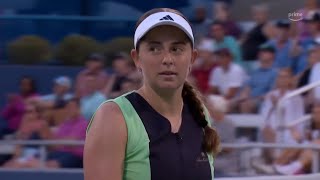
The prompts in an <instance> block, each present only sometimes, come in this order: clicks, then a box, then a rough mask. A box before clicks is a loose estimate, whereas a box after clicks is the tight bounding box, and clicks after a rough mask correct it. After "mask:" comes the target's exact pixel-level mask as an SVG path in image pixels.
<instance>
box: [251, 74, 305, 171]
mask: <svg viewBox="0 0 320 180" xmlns="http://www.w3.org/2000/svg"><path fill="white" fill-rule="evenodd" d="M292 84H293V76H292V72H291V70H290V69H281V70H280V71H279V72H278V77H277V81H276V88H275V89H274V90H272V91H271V92H269V93H268V94H267V95H266V97H265V99H264V102H263V103H262V106H261V110H260V115H261V116H262V119H263V120H264V127H263V129H262V139H263V141H264V142H270V143H284V142H285V143H299V142H300V141H301V139H300V136H299V135H298V134H303V130H304V125H303V124H300V125H297V126H294V127H291V128H285V129H283V128H281V127H286V126H287V125H288V124H289V123H290V122H292V121H295V120H297V118H300V117H302V116H303V115H304V104H303V99H302V97H301V96H299V95H298V96H294V97H292V98H289V99H286V100H285V101H284V102H283V107H282V109H281V112H282V113H281V114H282V119H279V118H278V116H277V115H278V114H277V113H278V111H277V105H278V102H279V100H280V99H281V98H282V97H284V96H285V95H287V94H288V93H290V92H292V87H293V86H292ZM280 128H281V129H282V130H281V131H279V129H280ZM286 151H287V150H286V149H285V150H273V149H267V150H264V151H263V159H261V162H259V161H254V162H253V163H252V165H253V167H254V168H255V169H257V170H259V171H260V172H264V173H267V174H273V173H275V172H274V168H273V163H275V162H276V160H277V159H279V158H281V156H282V155H283V154H286Z"/></svg>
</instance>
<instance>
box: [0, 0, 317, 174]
mask: <svg viewBox="0 0 320 180" xmlns="http://www.w3.org/2000/svg"><path fill="white" fill-rule="evenodd" d="M156 7H169V8H175V9H177V10H179V11H181V12H182V13H183V14H185V15H186V16H187V17H188V19H189V21H190V23H191V25H192V27H193V31H194V34H195V37H196V48H197V49H198V51H199V57H198V59H197V61H196V62H195V64H194V66H193V68H192V72H191V74H190V76H189V79H188V80H189V81H190V82H191V83H192V84H193V85H194V86H195V87H196V88H197V90H198V91H199V92H200V93H202V95H203V101H204V102H205V103H206V105H207V107H208V109H209V112H210V114H211V116H212V121H213V124H214V126H215V128H216V129H217V131H218V132H219V134H220V136H221V140H222V143H223V144H222V152H221V153H220V154H219V156H218V157H217V158H216V159H215V177H217V178H219V177H249V176H250V177H252V176H254V177H256V176H269V175H272V177H275V176H274V175H278V176H280V177H288V178H287V179H294V177H299V176H297V175H304V174H316V173H319V172H320V166H319V164H320V159H319V152H320V145H319V144H320V1H319V0H245V1H244V0H174V1H169V0H153V1H142V0H135V1H129V0H117V1H111V0H68V1H62V0H55V1H53V0H41V1H40V0H0V176H1V179H5V180H7V179H8V180H11V179H12V180H18V179H19V180H20V179H35V180H38V179H39V180H40V179H43V178H46V179H50V178H51V179H58V178H60V179H61V180H64V179H70V180H73V179H74V180H75V179H83V177H82V153H83V141H84V139H85V131H86V127H87V124H88V122H89V120H90V118H91V117H92V115H93V114H94V112H95V110H96V109H97V107H98V106H99V105H100V104H101V103H102V102H104V101H105V100H108V99H110V98H115V97H117V96H119V95H122V94H123V93H126V92H129V91H132V90H135V89H138V88H139V87H140V86H141V83H142V77H141V74H140V73H139V72H138V71H137V70H136V68H135V66H134V64H133V62H132V60H131V58H130V54H129V53H130V50H131V49H132V48H133V38H132V37H133V34H134V29H135V22H136V21H137V19H138V18H139V17H140V16H141V15H142V14H143V13H144V12H146V11H147V10H150V9H152V8H156ZM289 176H290V178H289ZM306 178H307V176H303V178H302V179H306ZM319 178H320V177H315V176H312V178H310V179H319Z"/></svg>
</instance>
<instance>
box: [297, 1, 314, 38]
mask: <svg viewBox="0 0 320 180" xmlns="http://www.w3.org/2000/svg"><path fill="white" fill-rule="evenodd" d="M317 11H319V2H318V0H306V1H304V7H302V8H301V9H298V10H296V11H295V12H298V13H301V14H302V18H303V19H306V18H308V16H309V15H310V14H313V13H314V12H317ZM294 25H295V26H293V30H294V33H295V34H296V36H298V38H299V39H301V40H303V39H306V38H308V37H309V36H310V32H309V31H308V30H307V29H308V28H307V27H306V24H305V23H304V22H303V21H297V22H295V24H294Z"/></svg>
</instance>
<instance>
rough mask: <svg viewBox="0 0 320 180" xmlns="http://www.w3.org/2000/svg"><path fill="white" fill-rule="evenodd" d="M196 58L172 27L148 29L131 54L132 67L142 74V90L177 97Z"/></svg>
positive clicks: (185, 40)
mask: <svg viewBox="0 0 320 180" xmlns="http://www.w3.org/2000/svg"><path fill="white" fill-rule="evenodd" d="M196 56H197V52H196V51H195V50H193V49H192V45H191V43H190V41H189V40H188V37H187V36H186V34H185V33H184V32H183V31H181V30H180V29H178V28H176V27H173V26H159V27H156V28H154V29H152V30H151V31H150V32H149V33H148V34H147V35H146V36H145V38H144V39H143V40H142V41H141V43H140V46H139V49H138V50H133V51H132V57H133V59H134V62H135V64H136V66H137V67H138V68H140V69H141V70H142V73H143V77H144V88H151V89H152V90H153V91H155V92H163V93H165V92H176V93H180V94H181V92H182V87H183V83H184V82H185V79H186V77H187V75H188V74H189V72H190V69H191V65H192V64H193V62H194V60H195V58H196ZM172 90H175V91H172Z"/></svg>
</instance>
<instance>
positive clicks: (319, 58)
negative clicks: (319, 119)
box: [297, 45, 320, 112]
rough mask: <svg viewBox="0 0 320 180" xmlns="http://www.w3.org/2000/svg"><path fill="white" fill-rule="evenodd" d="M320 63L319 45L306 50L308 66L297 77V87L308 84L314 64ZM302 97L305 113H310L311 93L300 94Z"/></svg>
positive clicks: (312, 97) (312, 100)
mask: <svg viewBox="0 0 320 180" xmlns="http://www.w3.org/2000/svg"><path fill="white" fill-rule="evenodd" d="M318 62H320V46H319V45H313V46H312V47H310V48H309V50H308V66H307V68H306V69H305V70H304V71H303V72H302V73H301V74H299V75H298V76H297V79H298V84H297V87H298V88H300V87H303V86H306V85H308V84H309V83H310V78H311V71H312V69H313V67H314V66H315V64H317V63H318ZM302 95H303V97H304V102H305V106H306V110H307V112H310V107H311V106H312V104H313V103H314V101H315V99H314V96H313V93H310V91H308V92H306V93H304V94H302Z"/></svg>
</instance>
